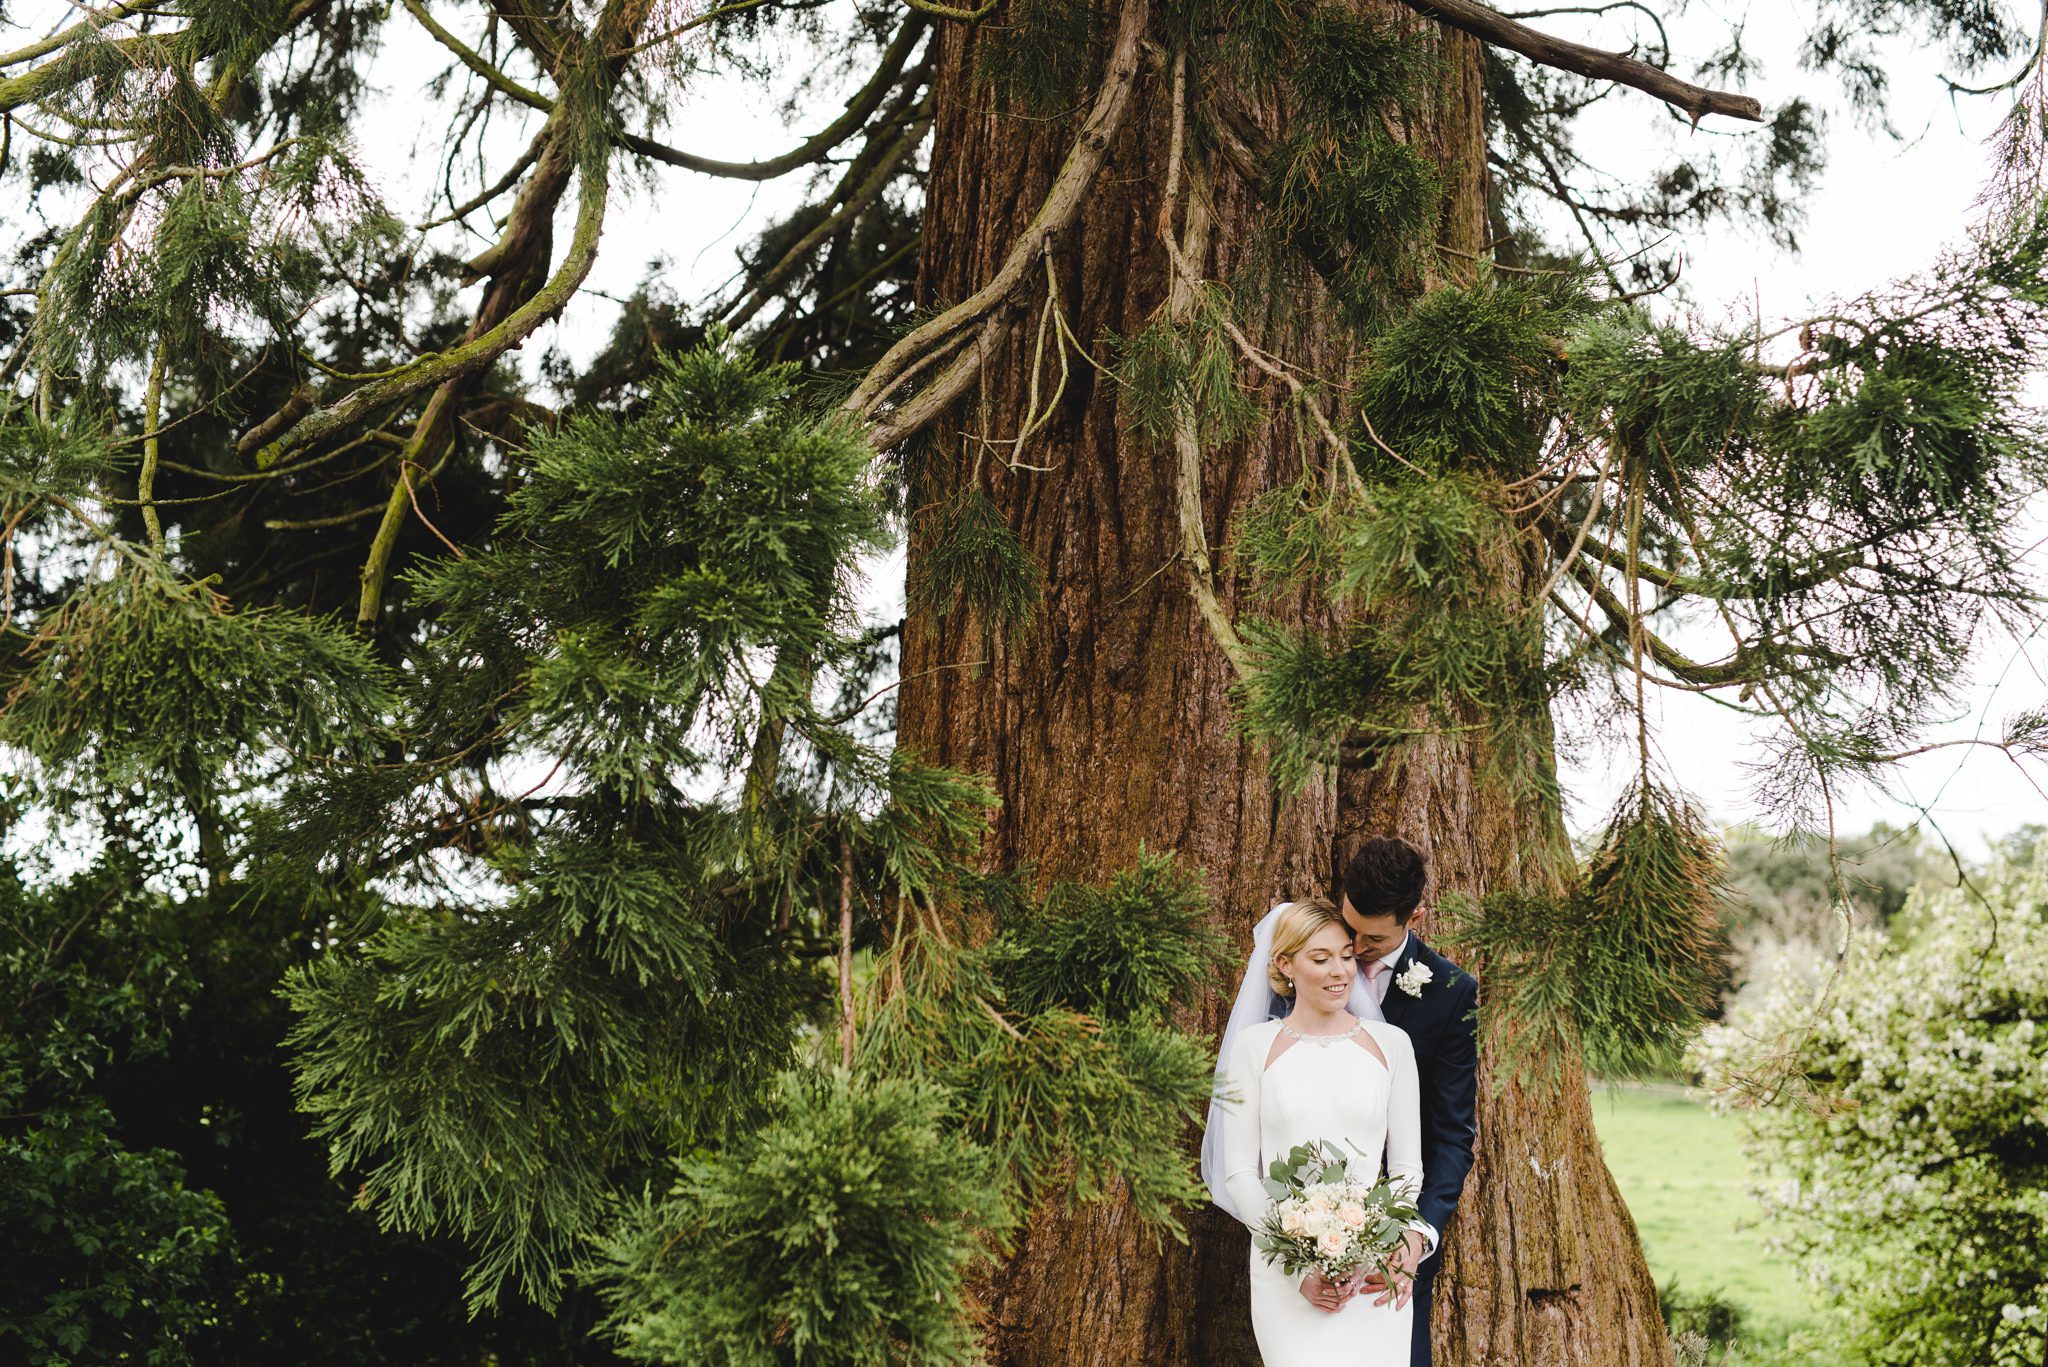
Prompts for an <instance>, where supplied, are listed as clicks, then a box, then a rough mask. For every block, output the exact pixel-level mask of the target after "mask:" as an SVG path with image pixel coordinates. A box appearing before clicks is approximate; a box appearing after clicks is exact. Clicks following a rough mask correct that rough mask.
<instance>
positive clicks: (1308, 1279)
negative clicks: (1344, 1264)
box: [1301, 1268, 1352, 1315]
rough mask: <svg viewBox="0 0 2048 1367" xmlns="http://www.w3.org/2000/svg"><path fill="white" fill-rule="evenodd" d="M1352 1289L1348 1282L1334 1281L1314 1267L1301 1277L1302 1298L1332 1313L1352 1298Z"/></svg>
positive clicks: (1319, 1308) (1317, 1307)
mask: <svg viewBox="0 0 2048 1367" xmlns="http://www.w3.org/2000/svg"><path fill="white" fill-rule="evenodd" d="M1351 1290H1352V1288H1351V1287H1350V1285H1349V1284H1348V1283H1343V1282H1333V1281H1331V1280H1330V1279H1329V1278H1327V1277H1325V1276H1324V1275H1323V1274H1322V1273H1320V1272H1318V1271H1316V1270H1315V1269H1314V1268H1310V1269H1309V1270H1308V1272H1307V1273H1306V1274H1305V1275H1304V1276H1303V1277H1302V1279H1301V1297H1302V1299H1303V1300H1305V1301H1307V1302H1308V1303H1309V1304H1310V1305H1313V1306H1314V1307H1315V1308H1316V1309H1318V1310H1322V1311H1325V1312H1327V1313H1329V1314H1332V1315H1334V1314H1336V1313H1337V1312H1338V1311H1339V1310H1342V1309H1343V1308H1344V1302H1345V1301H1347V1300H1349V1299H1351Z"/></svg>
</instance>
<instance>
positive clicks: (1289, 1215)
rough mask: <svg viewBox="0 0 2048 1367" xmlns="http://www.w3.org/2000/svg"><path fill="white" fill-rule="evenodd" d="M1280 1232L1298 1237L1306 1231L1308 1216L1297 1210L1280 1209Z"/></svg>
mask: <svg viewBox="0 0 2048 1367" xmlns="http://www.w3.org/2000/svg"><path fill="white" fill-rule="evenodd" d="M1280 1232H1281V1233H1282V1234H1289V1235H1293V1236H1295V1237H1296V1238H1299V1237H1300V1236H1301V1235H1303V1234H1306V1233H1308V1217H1307V1216H1306V1215H1303V1214H1302V1213H1301V1212H1300V1211H1299V1210H1283V1211H1281V1212H1280Z"/></svg>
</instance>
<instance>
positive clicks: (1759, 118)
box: [1403, 0, 1764, 124]
mask: <svg viewBox="0 0 2048 1367" xmlns="http://www.w3.org/2000/svg"><path fill="white" fill-rule="evenodd" d="M1403 3H1405V4H1406V5H1407V6H1408V7H1409V8H1410V9H1412V10H1414V11H1415V12H1416V13H1418V14H1424V15H1428V16H1429V17H1430V18H1432V19H1438V20H1441V21H1442V22H1444V23H1446V24H1448V25H1450V26H1451V27H1452V28H1454V29H1458V30H1460V31H1461V32H1464V33H1469V34H1471V35H1472V36H1473V37H1474V38H1477V39H1479V41H1481V42H1483V43H1491V44H1492V45H1493V46H1495V47H1504V48H1506V49H1508V50H1509V51H1510V52H1519V53H1520V54H1522V55H1523V56H1524V57H1527V58H1528V59H1529V60H1530V61H1532V62H1537V63H1540V64H1541V65H1543V66H1548V67H1556V68H1557V69H1558V70H1560V71H1570V72H1574V73H1576V74H1577V75H1580V76H1591V77H1594V78H1595V79H1597V80H1603V81H1613V82H1614V83H1616V84H1617V85H1626V86H1633V87H1634V88H1635V89H1637V90H1640V91H1643V92H1644V93H1646V94H1650V95H1655V96H1656V97H1657V98H1658V99H1660V100H1662V101H1664V102H1665V103H1666V104H1669V105H1673V106H1675V107H1676V108H1678V109H1682V110H1684V111H1685V112H1686V113H1687V114H1689V115H1691V116H1692V121H1693V122H1694V123H1695V124H1697V123H1698V122H1699V121H1700V120H1701V119H1702V118H1703V117H1705V116H1706V115H1708V114H1725V115H1727V116H1728V117H1729V118H1731V119H1745V120H1747V121H1749V122H1751V123H1762V122H1763V117H1764V107H1763V105H1762V104H1760V103H1759V102H1758V101H1757V100H1756V99H1755V98H1753V97H1752V96H1749V95H1737V94H1735V93H1733V92H1731V91H1726V90H1709V89H1707V88H1706V87H1705V86H1699V85H1694V84H1692V82H1690V81H1682V80H1680V79H1679V78H1678V77H1676V76H1673V75H1672V74H1671V73H1670V72H1668V71H1664V70H1662V69H1660V68H1658V67H1654V66H1651V65H1650V64H1649V63H1648V62H1639V61H1637V60H1636V59H1635V58H1633V57H1629V56H1626V55H1624V54H1622V53H1619V52H1603V51H1601V50H1600V49H1599V48H1596V47H1588V46H1586V45H1585V44H1584V43H1573V42H1568V41H1566V40H1565V39H1563V38H1557V37H1553V36H1552V35H1550V34H1548V33H1542V32H1539V31H1537V30H1536V29H1533V28H1530V27H1528V26H1527V25H1526V24H1518V23H1516V22H1515V21H1514V20H1512V19H1510V18H1508V17H1507V16H1506V15H1505V14H1502V13H1501V12H1500V11H1499V10H1496V9H1493V8H1491V7H1489V6H1486V5H1482V4H1479V3H1478V0H1403Z"/></svg>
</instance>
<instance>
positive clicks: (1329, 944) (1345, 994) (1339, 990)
mask: <svg viewBox="0 0 2048 1367" xmlns="http://www.w3.org/2000/svg"><path fill="white" fill-rule="evenodd" d="M1286 968H1287V971H1288V972H1289V973H1291V974H1292V975H1293V977H1294V999H1295V1000H1296V1001H1298V1002H1300V1003H1302V1004H1303V1005H1304V1006H1308V1007H1311V1008H1314V1007H1320V1008H1322V1009H1324V1010H1328V1011H1341V1010H1343V1009H1344V1003H1345V1002H1346V1001H1348V1000H1349V999H1350V997H1351V980H1352V979H1353V978H1355V977H1357V976H1358V961H1357V960H1356V959H1355V958H1354V957H1352V949H1351V935H1350V933H1349V932H1348V931H1346V930H1345V928H1344V927H1343V926H1340V925H1337V924H1336V923H1334V922H1332V923H1331V924H1329V925H1327V926H1324V927H1323V928H1322V929H1321V930H1318V931H1317V932H1316V933H1315V934H1314V935H1312V936H1310V937H1309V941H1308V943H1307V944H1305V945H1303V946H1302V947H1301V948H1300V949H1299V950H1297V951H1295V953H1293V954H1292V955H1290V956H1289V962H1288V963H1287V965H1286Z"/></svg>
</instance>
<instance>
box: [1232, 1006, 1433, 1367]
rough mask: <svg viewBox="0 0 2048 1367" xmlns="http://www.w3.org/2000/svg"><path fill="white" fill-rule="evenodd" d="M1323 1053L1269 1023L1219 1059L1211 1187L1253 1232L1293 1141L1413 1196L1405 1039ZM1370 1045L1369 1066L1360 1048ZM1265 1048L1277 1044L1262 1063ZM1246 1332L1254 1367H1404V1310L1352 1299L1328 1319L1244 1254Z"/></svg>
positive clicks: (1413, 1121) (1371, 1025)
mask: <svg viewBox="0 0 2048 1367" xmlns="http://www.w3.org/2000/svg"><path fill="white" fill-rule="evenodd" d="M1363 1024H1364V1026H1365V1029H1364V1030H1363V1031H1361V1032H1360V1033H1359V1034H1358V1035H1355V1036H1352V1037H1351V1038H1348V1039H1337V1040H1334V1041H1332V1042H1330V1043H1328V1044H1322V1043H1318V1042H1316V1041H1315V1040H1313V1039H1306V1040H1298V1039H1288V1038H1283V1037H1282V1036H1281V1033H1280V1022H1279V1021H1267V1022H1265V1023H1263V1024H1260V1025H1255V1026H1252V1027H1251V1028H1249V1029H1247V1030H1244V1031H1243V1032H1241V1033H1240V1034H1239V1035H1238V1037H1237V1039H1236V1040H1235V1041H1234V1043H1233V1046H1232V1048H1231V1052H1230V1057H1229V1058H1228V1059H1226V1060H1224V1074H1225V1077H1226V1079H1227V1082H1226V1083H1225V1085H1226V1086H1227V1088H1228V1094H1229V1095H1231V1096H1234V1097H1236V1098H1238V1100H1237V1101H1236V1102H1235V1103H1234V1104H1233V1105H1231V1106H1230V1107H1229V1108H1228V1109H1227V1110H1226V1111H1225V1112H1224V1113H1223V1115H1222V1117H1221V1122H1222V1140H1223V1144H1222V1159H1223V1162H1222V1167H1223V1182H1224V1184H1225V1186H1226V1187H1227V1189H1228V1194H1229V1196H1230V1205H1231V1207H1233V1208H1234V1209H1235V1212H1236V1213H1237V1215H1238V1217H1239V1218H1240V1219H1242V1220H1244V1221H1245V1223H1246V1224H1247V1225H1250V1226H1251V1227H1253V1228H1254V1229H1256V1228H1257V1226H1258V1223H1259V1221H1260V1220H1261V1219H1262V1218H1263V1216H1264V1215H1265V1212H1266V1209H1267V1207H1269V1206H1270V1205H1271V1204H1272V1199H1271V1198H1270V1197H1268V1196H1267V1195H1266V1190H1265V1186H1264V1178H1265V1175H1266V1166H1267V1165H1268V1164H1269V1163H1271V1162H1272V1161H1273V1160H1274V1159H1275V1158H1278V1157H1281V1156H1283V1155H1284V1154H1286V1152H1287V1151H1288V1150H1289V1149H1291V1148H1293V1147H1294V1146H1295V1145H1297V1144H1305V1143H1309V1142H1311V1141H1314V1140H1329V1141H1333V1142H1335V1143H1337V1144H1339V1145H1341V1146H1343V1148H1344V1150H1345V1152H1346V1153H1347V1154H1348V1155H1351V1163H1352V1164H1353V1166H1352V1168H1351V1175H1352V1176H1353V1177H1364V1178H1366V1180H1371V1181H1376V1180H1378V1177H1379V1168H1378V1160H1379V1158H1380V1155H1381V1152H1382V1150H1384V1151H1385V1155H1386V1171H1387V1175H1388V1176H1390V1177H1394V1178H1405V1179H1407V1180H1408V1181H1409V1182H1411V1183H1412V1184H1413V1189H1414V1190H1417V1191H1419V1190H1420V1189H1421V1187H1422V1103H1421V1091H1420V1088H1419V1087H1418V1086H1417V1084H1416V1080H1415V1051H1414V1048H1413V1047H1412V1046H1411V1045H1410V1044H1409V1042H1408V1035H1407V1033H1406V1032H1405V1031H1403V1030H1401V1029H1400V1028H1398V1027H1396V1026H1392V1025H1388V1024H1387V1023H1386V1022H1384V1021H1365V1022H1364V1023H1363ZM1368 1035H1370V1037H1371V1039H1372V1040H1373V1042H1374V1043H1376V1044H1378V1045H1379V1051H1380V1055H1381V1056H1383V1057H1384V1058H1385V1060H1386V1061H1385V1062H1384V1063H1382V1062H1381V1061H1380V1058H1377V1057H1375V1056H1374V1055H1373V1053H1372V1051H1371V1050H1369V1049H1368V1048H1367V1047H1366V1046H1365V1044H1364V1040H1365V1039H1366V1037H1367V1036H1368ZM1276 1043H1279V1044H1282V1045H1285V1046H1286V1047H1285V1048H1283V1049H1282V1050H1281V1051H1280V1053H1279V1054H1278V1056H1277V1057H1276V1056H1274V1054H1273V1049H1274V1045H1275V1044H1276ZM1251 1266H1252V1330H1253V1332H1254V1333H1255V1334H1256V1335H1257V1336H1258V1340H1259V1353H1260V1355H1261V1356H1262V1357H1263V1358H1264V1359H1265V1367H1408V1349H1409V1344H1410V1341H1411V1339H1412V1337H1413V1333H1414V1323H1413V1321H1414V1311H1413V1309H1412V1308H1411V1307H1408V1306H1403V1307H1401V1308H1400V1309H1399V1310H1396V1309H1395V1308H1394V1307H1393V1306H1392V1305H1391V1304H1388V1305H1377V1304H1374V1302H1373V1299H1372V1297H1370V1296H1365V1295H1357V1296H1353V1297H1352V1298H1351V1300H1350V1301H1349V1302H1347V1303H1346V1304H1345V1306H1344V1308H1343V1309H1342V1310H1340V1311H1338V1312H1337V1313H1336V1314H1331V1313H1329V1312H1328V1311H1324V1310H1319V1309H1317V1308H1316V1307H1315V1306H1313V1305H1311V1304H1309V1303H1308V1301H1307V1300H1305V1299H1303V1297H1302V1294H1301V1291H1300V1284H1301V1277H1300V1276H1293V1277H1290V1276H1287V1275H1286V1274H1285V1273H1283V1272H1281V1270H1280V1269H1279V1268H1278V1267H1277V1266H1275V1265H1274V1264H1272V1263H1269V1262H1267V1261H1266V1258H1265V1255H1264V1254H1262V1253H1260V1252H1259V1251H1258V1248H1257V1247H1256V1246H1254V1247H1253V1248H1252V1250H1251Z"/></svg>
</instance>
